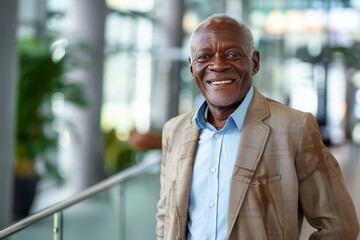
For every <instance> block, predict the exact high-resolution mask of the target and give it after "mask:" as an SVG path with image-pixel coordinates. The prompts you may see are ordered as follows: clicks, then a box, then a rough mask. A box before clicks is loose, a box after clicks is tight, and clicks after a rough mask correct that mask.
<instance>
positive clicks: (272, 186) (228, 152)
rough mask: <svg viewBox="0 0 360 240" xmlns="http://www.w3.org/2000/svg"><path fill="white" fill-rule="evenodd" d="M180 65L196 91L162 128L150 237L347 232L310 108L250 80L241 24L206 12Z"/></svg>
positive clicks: (350, 219) (337, 182) (253, 57)
mask: <svg viewBox="0 0 360 240" xmlns="http://www.w3.org/2000/svg"><path fill="white" fill-rule="evenodd" d="M190 50H191V56H190V57H189V70H190V74H191V76H192V78H193V79H194V82H195V83H196V85H197V87H198V88H199V90H200V92H201V93H202V95H203V96H204V98H205V101H204V103H203V104H202V105H201V106H200V107H199V108H197V109H194V110H192V111H190V112H188V113H185V114H183V115H180V116H178V117H176V118H174V119H171V120H170V121H169V122H167V123H166V125H165V126H164V128H163V137H162V142H163V143H162V145H163V159H162V167H161V193H160V200H159V202H158V213H157V236H158V239H169V240H173V239H195V240H203V239H204V240H205V239H206V240H208V239H218V240H223V239H232V240H235V239H246V240H248V239H261V240H263V239H275V240H281V239H299V236H300V228H301V224H302V220H303V217H305V218H306V219H307V220H308V222H309V223H310V224H311V225H312V226H313V227H314V228H316V229H317V231H316V232H314V233H313V234H312V236H311V237H312V238H313V239H356V236H357V234H358V231H359V225H358V220H357V216H356V213H355V209H354V205H353V203H352V200H351V197H350V195H349V193H348V191H347V188H346V186H345V183H344V179H343V176H342V173H341V170H340V167H339V165H338V163H337V162H336V160H335V158H334V157H333V156H332V155H331V153H330V152H329V151H328V149H327V148H326V147H325V146H324V144H323V143H322V139H321V136H320V134H319V129H318V125H317V123H316V121H315V119H314V117H313V116H312V115H311V114H309V113H303V112H300V111H296V110H293V109H290V108H287V107H286V106H284V105H282V104H281V103H278V102H276V101H273V100H271V99H268V98H266V97H264V96H263V95H262V94H260V93H259V92H258V91H257V90H256V88H255V87H253V85H252V76H253V75H255V74H256V73H257V72H258V70H259V67H260V56H259V52H258V51H256V49H255V46H254V41H253V37H252V34H251V32H250V30H249V28H248V27H247V26H246V25H245V24H244V23H242V22H240V21H238V20H236V19H233V18H231V17H229V16H227V15H224V14H219V15H213V16H211V17H209V18H208V19H206V20H205V21H203V22H202V23H201V24H200V25H199V26H198V27H197V29H195V31H194V32H193V34H192V37H191V41H190Z"/></svg>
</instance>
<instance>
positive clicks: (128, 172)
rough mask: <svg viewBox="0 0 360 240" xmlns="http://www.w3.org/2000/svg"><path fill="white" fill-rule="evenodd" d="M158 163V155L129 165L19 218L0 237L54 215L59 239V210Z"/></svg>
mask: <svg viewBox="0 0 360 240" xmlns="http://www.w3.org/2000/svg"><path fill="white" fill-rule="evenodd" d="M159 163H160V157H159V156H156V157H153V158H151V159H148V160H144V161H141V162H140V163H138V164H136V165H134V166H132V167H129V168H128V169H125V170H123V171H122V172H120V173H118V174H116V175H114V176H111V177H109V178H108V179H106V180H104V181H102V182H100V183H97V184H95V185H93V186H92V187H89V188H88V189H86V190H84V191H82V192H80V193H79V194H77V195H75V196H74V197H71V198H69V199H68V200H65V201H62V202H60V203H58V204H54V205H53V206H51V207H49V208H47V209H44V210H42V211H40V212H38V213H35V214H33V215H30V216H29V217H27V218H24V219H23V220H20V221H19V222H17V223H15V224H13V225H11V226H9V227H7V228H5V229H3V230H1V231H0V239H3V238H5V237H8V236H10V235H12V234H14V233H16V232H18V231H20V230H22V229H24V228H26V227H28V226H30V225H32V224H34V223H36V222H39V221H40V220H42V219H45V218H46V217H49V216H51V215H53V216H54V224H53V233H54V238H53V239H54V240H61V239H62V236H61V235H62V234H61V232H62V231H61V227H60V225H61V224H62V214H61V211H62V210H64V209H65V208H68V207H70V206H72V205H74V204H76V203H78V202H81V201H83V200H85V199H88V198H90V197H91V196H93V195H95V194H97V193H100V192H102V191H104V190H106V189H108V188H110V187H112V186H115V185H117V184H119V183H121V182H123V181H125V180H127V179H129V178H133V177H136V176H139V175H141V174H143V173H145V172H146V171H148V170H149V169H151V168H152V167H155V166H157V165H158V164H159Z"/></svg>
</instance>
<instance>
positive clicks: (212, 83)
mask: <svg viewBox="0 0 360 240" xmlns="http://www.w3.org/2000/svg"><path fill="white" fill-rule="evenodd" d="M232 82H233V80H218V81H211V82H209V84H211V85H217V86H219V85H226V84H229V83H232Z"/></svg>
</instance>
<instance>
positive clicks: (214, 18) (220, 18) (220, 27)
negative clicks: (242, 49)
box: [190, 13, 255, 55]
mask: <svg viewBox="0 0 360 240" xmlns="http://www.w3.org/2000/svg"><path fill="white" fill-rule="evenodd" d="M210 26H211V27H210ZM214 26H217V28H216V29H214ZM215 30H216V31H234V32H235V31H236V30H239V31H240V32H242V35H243V37H244V38H245V39H244V41H247V42H248V43H249V46H248V47H249V48H248V49H246V52H248V53H249V55H251V54H252V52H253V51H255V43H254V38H253V35H252V33H251V31H250V29H249V27H248V26H247V25H246V24H245V23H244V22H242V21H240V20H238V19H236V18H233V17H230V16H228V15H226V14H223V13H222V14H213V15H211V16H210V17H208V18H207V19H205V20H204V21H202V22H201V23H200V24H199V25H198V27H197V28H196V29H195V30H194V31H193V33H192V35H191V38H190V52H192V49H193V44H194V42H195V41H193V39H194V38H195V37H196V35H197V34H198V33H199V32H203V31H215Z"/></svg>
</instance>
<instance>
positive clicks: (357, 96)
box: [355, 89, 360, 105]
mask: <svg viewBox="0 0 360 240" xmlns="http://www.w3.org/2000/svg"><path fill="white" fill-rule="evenodd" d="M355 100H356V103H357V104H359V105H360V89H358V90H357V91H356V94H355Z"/></svg>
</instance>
